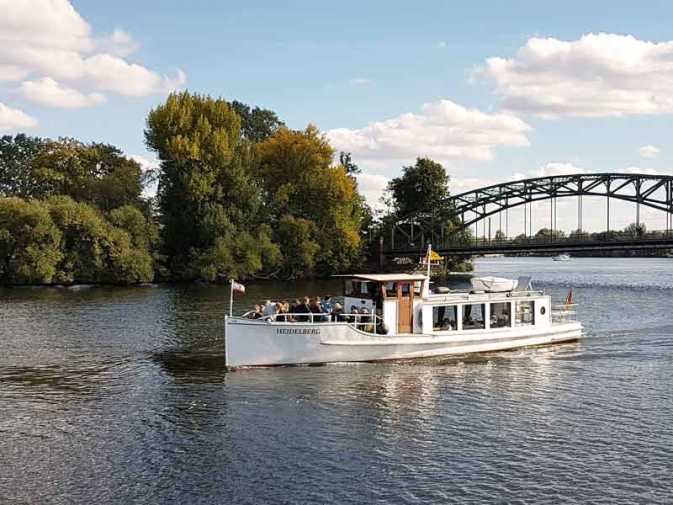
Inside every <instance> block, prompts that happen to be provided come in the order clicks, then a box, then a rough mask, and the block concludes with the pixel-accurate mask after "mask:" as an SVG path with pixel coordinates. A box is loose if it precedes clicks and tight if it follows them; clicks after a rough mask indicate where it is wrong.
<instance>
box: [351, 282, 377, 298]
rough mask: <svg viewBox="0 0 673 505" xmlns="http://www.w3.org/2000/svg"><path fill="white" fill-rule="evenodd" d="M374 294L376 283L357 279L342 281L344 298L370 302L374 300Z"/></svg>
mask: <svg viewBox="0 0 673 505" xmlns="http://www.w3.org/2000/svg"><path fill="white" fill-rule="evenodd" d="M374 293H376V283H374V282H371V281H360V280H358V279H346V281H344V296H350V297H353V298H364V299H368V300H371V299H372V298H374Z"/></svg>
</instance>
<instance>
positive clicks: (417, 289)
mask: <svg viewBox="0 0 673 505" xmlns="http://www.w3.org/2000/svg"><path fill="white" fill-rule="evenodd" d="M422 288H423V281H414V294H415V295H417V296H421V289H422Z"/></svg>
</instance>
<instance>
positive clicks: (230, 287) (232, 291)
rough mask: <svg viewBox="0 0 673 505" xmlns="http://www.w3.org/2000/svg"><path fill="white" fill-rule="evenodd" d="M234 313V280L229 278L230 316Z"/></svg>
mask: <svg viewBox="0 0 673 505" xmlns="http://www.w3.org/2000/svg"><path fill="white" fill-rule="evenodd" d="M233 315H234V280H233V279H229V317H232V316H233Z"/></svg>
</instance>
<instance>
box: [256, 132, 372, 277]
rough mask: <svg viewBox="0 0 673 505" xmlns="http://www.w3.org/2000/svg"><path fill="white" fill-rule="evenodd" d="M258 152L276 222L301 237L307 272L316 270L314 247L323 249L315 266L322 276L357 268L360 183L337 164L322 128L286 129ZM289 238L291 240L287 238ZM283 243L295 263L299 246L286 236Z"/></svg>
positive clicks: (360, 202) (260, 146) (271, 215)
mask: <svg viewBox="0 0 673 505" xmlns="http://www.w3.org/2000/svg"><path fill="white" fill-rule="evenodd" d="M257 151H258V164H259V175H260V178H261V180H262V183H263V185H264V189H265V193H266V194H267V195H268V196H267V198H268V203H267V205H268V211H269V214H270V217H272V222H273V223H275V224H279V223H280V222H281V221H282V222H284V223H285V227H286V229H289V228H294V229H295V230H297V232H298V233H301V236H302V239H301V240H302V243H304V246H302V250H303V251H304V253H302V254H304V257H305V261H304V262H303V264H304V265H305V267H306V268H307V269H309V270H311V263H312V262H311V261H308V257H309V256H310V252H311V251H312V250H313V248H312V246H310V243H311V242H315V243H317V244H318V245H319V249H318V250H317V251H316V253H315V263H314V264H315V268H316V270H317V271H318V272H319V273H323V274H326V273H334V272H339V271H344V270H348V269H350V268H351V267H352V266H353V265H355V264H357V263H358V262H359V260H360V255H361V250H360V245H361V238H360V229H361V228H360V226H361V221H362V216H363V207H362V203H363V201H362V199H361V198H360V195H359V194H358V192H357V183H356V181H355V180H354V178H353V177H350V176H349V175H348V174H347V173H346V171H345V169H344V167H342V166H340V165H337V166H334V165H332V157H333V155H334V150H333V149H332V147H331V146H330V145H329V143H328V142H327V140H326V139H325V137H324V136H323V135H321V134H320V132H319V131H318V129H317V128H316V127H315V126H312V125H309V126H308V127H307V128H306V129H305V130H304V131H293V130H289V129H288V128H285V127H282V128H280V129H279V130H278V131H277V132H276V133H275V134H274V135H273V136H271V137H269V138H268V139H267V140H266V141H264V142H262V143H261V144H259V146H258V148H257ZM293 220H294V221H293ZM302 220H303V221H302ZM305 221H310V222H312V223H313V224H314V227H310V226H308V225H306V223H305ZM311 228H312V230H311ZM281 235H282V234H281ZM284 236H285V238H287V233H286V234H285V235H284ZM277 238H279V240H280V245H281V249H282V252H283V257H284V258H285V259H286V261H289V260H288V258H290V257H291V256H292V255H295V254H296V251H294V250H293V249H291V247H294V245H290V244H292V242H291V241H288V240H285V238H283V237H282V236H281V237H277ZM307 244H308V245H307ZM295 267H296V264H295V263H292V266H288V270H289V271H291V272H293V271H294V270H296V268H295ZM305 273H309V272H305Z"/></svg>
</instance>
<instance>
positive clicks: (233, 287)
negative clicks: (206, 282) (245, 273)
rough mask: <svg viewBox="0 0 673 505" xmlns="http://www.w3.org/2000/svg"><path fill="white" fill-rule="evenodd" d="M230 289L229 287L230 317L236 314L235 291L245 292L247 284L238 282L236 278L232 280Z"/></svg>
mask: <svg viewBox="0 0 673 505" xmlns="http://www.w3.org/2000/svg"><path fill="white" fill-rule="evenodd" d="M230 285H231V287H230V289H229V317H231V316H233V315H234V291H235V292H236V293H241V294H243V293H245V286H244V285H243V284H241V283H240V282H236V281H235V280H233V279H232V280H231V281H230Z"/></svg>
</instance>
